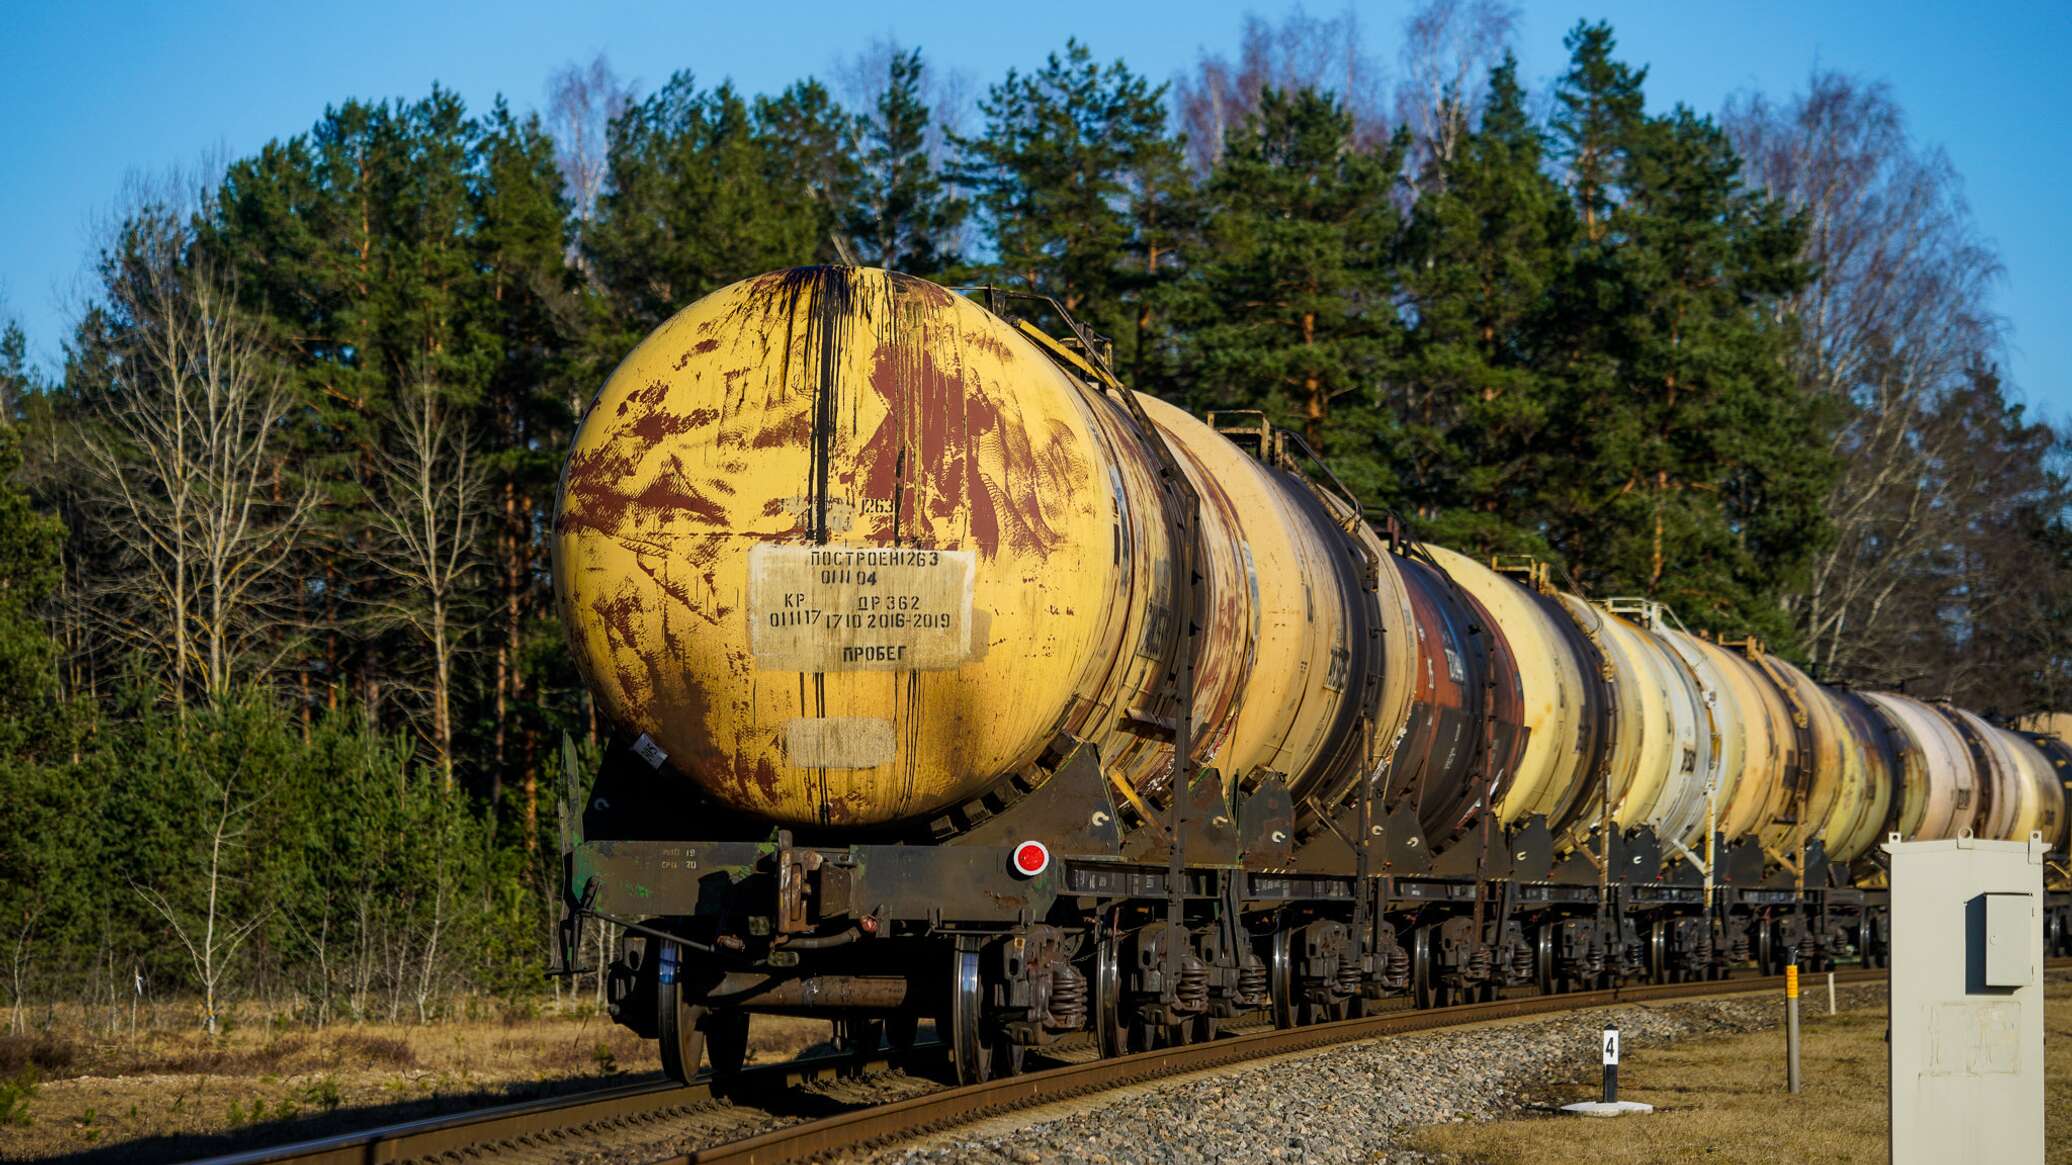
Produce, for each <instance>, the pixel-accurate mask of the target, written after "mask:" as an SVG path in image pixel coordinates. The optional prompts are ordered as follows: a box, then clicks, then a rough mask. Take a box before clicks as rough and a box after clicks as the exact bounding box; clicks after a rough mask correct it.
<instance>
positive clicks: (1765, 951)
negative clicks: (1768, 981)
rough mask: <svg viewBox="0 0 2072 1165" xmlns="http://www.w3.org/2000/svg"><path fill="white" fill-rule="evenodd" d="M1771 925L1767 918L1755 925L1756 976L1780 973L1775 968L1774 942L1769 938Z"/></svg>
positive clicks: (1775, 945)
mask: <svg viewBox="0 0 2072 1165" xmlns="http://www.w3.org/2000/svg"><path fill="white" fill-rule="evenodd" d="M1770 930H1771V923H1770V920H1769V919H1767V918H1764V919H1758V920H1756V923H1755V965H1756V974H1758V975H1777V974H1782V971H1781V970H1780V969H1779V967H1778V966H1777V954H1776V947H1777V944H1776V941H1775V940H1774V939H1772V938H1771V936H1770Z"/></svg>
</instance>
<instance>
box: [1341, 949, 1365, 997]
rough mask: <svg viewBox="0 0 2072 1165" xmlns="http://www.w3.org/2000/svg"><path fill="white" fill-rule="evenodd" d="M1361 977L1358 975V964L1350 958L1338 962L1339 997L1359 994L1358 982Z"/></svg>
mask: <svg viewBox="0 0 2072 1165" xmlns="http://www.w3.org/2000/svg"><path fill="white" fill-rule="evenodd" d="M1363 977H1364V976H1362V975H1361V974H1360V964H1358V963H1356V962H1354V961H1353V960H1352V959H1350V958H1347V959H1344V960H1342V961H1340V963H1339V964H1338V993H1339V994H1340V995H1358V994H1359V993H1360V980H1361V979H1362V978H1363Z"/></svg>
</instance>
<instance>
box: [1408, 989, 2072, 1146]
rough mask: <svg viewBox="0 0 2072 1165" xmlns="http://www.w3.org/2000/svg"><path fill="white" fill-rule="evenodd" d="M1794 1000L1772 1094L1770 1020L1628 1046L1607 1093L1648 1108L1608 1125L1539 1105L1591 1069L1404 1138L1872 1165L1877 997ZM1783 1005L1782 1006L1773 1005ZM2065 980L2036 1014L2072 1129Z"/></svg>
mask: <svg viewBox="0 0 2072 1165" xmlns="http://www.w3.org/2000/svg"><path fill="white" fill-rule="evenodd" d="M1807 1003H1808V1004H1809V1005H1812V1006H1808V1007H1807V1008H1806V1020H1805V1038H1804V1041H1803V1043H1802V1044H1801V1066H1802V1069H1803V1075H1804V1080H1805V1090H1804V1091H1803V1092H1801V1093H1800V1094H1799V1095H1797V1096H1792V1095H1790V1094H1788V1093H1786V1092H1785V1091H1784V1036H1783V1034H1782V1032H1781V1030H1773V1031H1768V1032H1757V1033H1753V1034H1750V1035H1743V1036H1734V1037H1730V1038H1727V1039H1721V1040H1709V1041H1704V1042H1699V1043H1687V1044H1675V1045H1671V1046H1669V1047H1666V1048H1645V1047H1638V1048H1628V1049H1626V1050H1625V1052H1624V1054H1623V1056H1622V1063H1621V1064H1620V1068H1619V1083H1620V1087H1619V1097H1620V1099H1622V1100H1640V1101H1645V1102H1647V1103H1649V1104H1652V1105H1654V1106H1655V1114H1654V1115H1653V1116H1646V1117H1627V1118H1623V1119H1621V1120H1618V1121H1617V1122H1610V1121H1602V1120H1585V1119H1579V1118H1575V1117H1566V1116H1558V1115H1550V1114H1551V1110H1553V1109H1554V1108H1556V1107H1557V1106H1559V1105H1560V1104H1564V1103H1568V1102H1570V1101H1575V1100H1590V1099H1595V1098H1596V1089H1597V1086H1598V1081H1597V1079H1596V1078H1595V1077H1594V1076H1590V1077H1585V1076H1580V1075H1579V1076H1577V1077H1575V1078H1574V1079H1571V1080H1569V1081H1567V1082H1566V1083H1563V1084H1558V1085H1552V1086H1549V1087H1548V1088H1547V1089H1546V1090H1545V1095H1543V1096H1538V1097H1535V1098H1534V1099H1535V1100H1537V1101H1540V1102H1541V1103H1542V1104H1543V1106H1544V1111H1541V1112H1539V1113H1536V1114H1535V1115H1529V1116H1524V1117H1520V1118H1518V1119H1514V1120H1502V1121H1490V1122H1487V1123H1482V1124H1459V1125H1444V1126H1439V1127H1435V1128H1430V1129H1426V1130H1423V1131H1422V1132H1420V1133H1419V1134H1418V1135H1417V1136H1416V1138H1415V1139H1414V1140H1413V1142H1412V1143H1413V1146H1414V1147H1415V1148H1417V1149H1420V1150H1423V1151H1425V1152H1427V1153H1431V1154H1434V1155H1437V1156H1440V1158H1441V1159H1442V1160H1448V1159H1450V1160H1453V1161H1457V1162H1460V1163H1462V1165H1470V1163H1471V1165H1542V1163H1548V1165H1551V1163H1555V1162H1560V1163H1562V1165H1568V1163H1570V1162H1576V1161H1588V1162H1590V1163H1591V1165H1657V1163H1663V1165H1667V1163H1674V1162H1706V1163H1708V1165H1728V1163H1746V1165H1771V1163H1773V1162H1777V1161H1820V1162H1823V1163H1825V1162H1834V1163H1836V1165H1858V1163H1860V1165H1882V1163H1883V1162H1884V1161H1886V1160H1887V1159H1888V1157H1887V1151H1886V1123H1887V1107H1886V1099H1885V1097H1886V1088H1885V1085H1886V1081H1885V1075H1886V1071H1887V1056H1886V1045H1885V1011H1884V1008H1883V1007H1882V1006H1880V1007H1878V1008H1874V1009H1865V1010H1860V1011H1845V1012H1843V1013H1842V1014H1840V1015H1837V1016H1833V1017H1829V1016H1828V1015H1826V1014H1825V1008H1824V1007H1822V1006H1819V1005H1818V1004H1817V1002H1816V1000H1814V999H1813V998H1810V997H1809V998H1808V1000H1807ZM1780 1007H1781V1004H1780ZM2068 1037H2072V986H2067V985H2065V984H2062V983H2052V984H2051V985H2050V987H2049V989H2048V990H2047V992H2046V1004H2045V1018H2044V1059H2045V1071H2046V1073H2047V1076H2048V1079H2047V1081H2046V1084H2045V1093H2044V1095H2045V1108H2046V1111H2045V1120H2046V1121H2047V1122H2048V1123H2047V1125H2046V1127H2047V1128H2050V1129H2066V1128H2072V1045H2068V1044H2067V1043H2066V1040H2067V1038H2068ZM2048 1152H2049V1156H2048V1159H2049V1160H2050V1161H2051V1162H2053V1163H2062V1165H2072V1140H2066V1139H2064V1138H2059V1139H2058V1140H2056V1141H2054V1142H2052V1143H2051V1145H2050V1148H2049V1151H2048Z"/></svg>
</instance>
